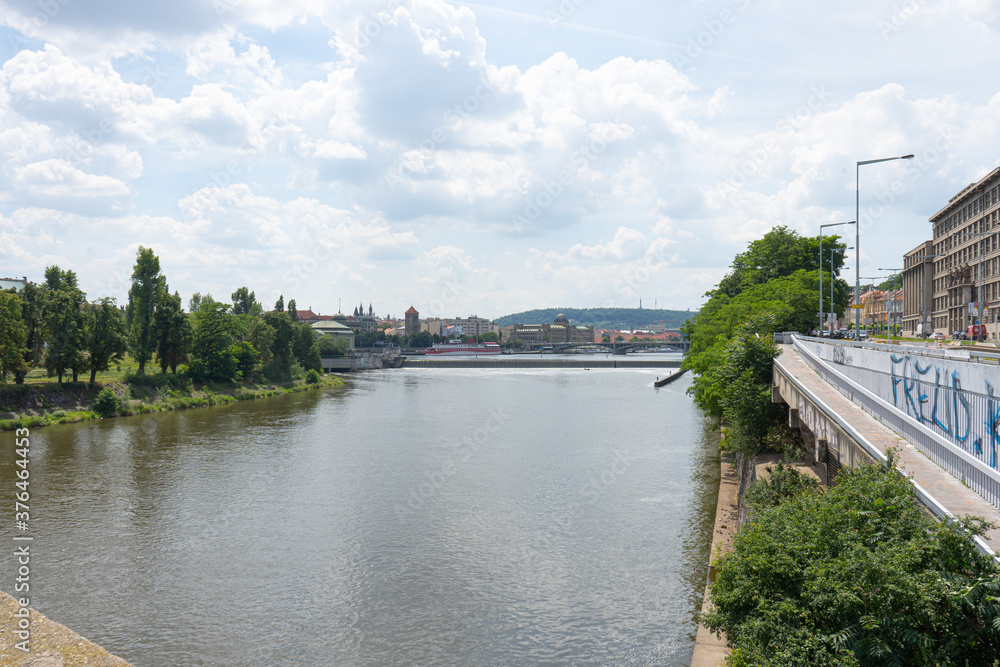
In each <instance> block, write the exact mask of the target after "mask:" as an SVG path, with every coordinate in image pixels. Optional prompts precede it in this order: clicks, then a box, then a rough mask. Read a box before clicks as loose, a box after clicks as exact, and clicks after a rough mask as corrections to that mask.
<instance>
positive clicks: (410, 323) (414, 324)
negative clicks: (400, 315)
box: [404, 306, 420, 336]
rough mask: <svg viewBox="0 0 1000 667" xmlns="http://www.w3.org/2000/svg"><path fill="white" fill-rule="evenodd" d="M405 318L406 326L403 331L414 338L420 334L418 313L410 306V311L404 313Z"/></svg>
mask: <svg viewBox="0 0 1000 667" xmlns="http://www.w3.org/2000/svg"><path fill="white" fill-rule="evenodd" d="M405 316H406V324H405V328H404V331H405V332H406V335H407V336H414V335H416V334H418V333H420V311H418V310H417V309H416V308H414V307H413V306H410V309H409V310H407V311H406V313H405Z"/></svg>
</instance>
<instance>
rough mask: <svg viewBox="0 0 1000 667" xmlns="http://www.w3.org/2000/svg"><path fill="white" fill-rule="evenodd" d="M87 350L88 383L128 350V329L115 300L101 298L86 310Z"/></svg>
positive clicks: (120, 358)
mask: <svg viewBox="0 0 1000 667" xmlns="http://www.w3.org/2000/svg"><path fill="white" fill-rule="evenodd" d="M87 316H88V318H89V320H90V321H89V322H88V325H87V351H88V352H89V353H90V384H94V383H95V382H97V374H98V373H99V372H101V371H106V370H108V367H109V366H110V365H111V364H112V363H116V362H119V361H121V360H122V358H123V357H124V356H125V352H127V351H128V329H127V328H126V326H125V318H124V316H123V315H122V312H121V310H120V309H119V308H118V306H117V305H115V300H114V299H112V298H109V297H105V298H103V299H101V300H100V301H99V302H98V303H96V304H93V305H92V306H91V307H90V308H89V309H88V310H87Z"/></svg>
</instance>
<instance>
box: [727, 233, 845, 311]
mask: <svg viewBox="0 0 1000 667" xmlns="http://www.w3.org/2000/svg"><path fill="white" fill-rule="evenodd" d="M839 238H840V237H839V236H825V237H823V254H824V257H823V262H824V264H827V263H828V262H829V259H828V256H827V253H829V252H830V250H831V249H839V250H842V249H844V248H846V244H845V243H842V242H840V241H838V240H837V239H839ZM819 245H820V237H818V236H813V237H801V236H799V235H798V233H796V232H795V231H793V230H790V229H788V227H785V226H783V225H782V226H778V227H775V228H774V229H772V230H771V231H769V232H768V233H767V234H765V235H764V237H763V238H761V239H758V240H756V241H752V242H751V243H750V245H749V246H748V247H747V249H746V251H745V252H742V253H740V254H738V255H736V257H735V258H734V259H733V263H732V270H731V271H730V272H729V273H728V274H726V276H725V277H724V278H723V279H722V280H721V281H719V285H718V287H717V288H716V289H715V290H713V291H711V292H708V296H716V295H721V294H725V295H726V296H729V297H735V296H737V295H739V294H740V293H741V292H743V291H744V290H746V289H748V288H750V287H752V286H754V285H762V284H764V283H766V282H767V281H769V280H773V279H774V278H781V277H783V276H789V275H791V274H793V273H795V272H796V271H799V270H805V271H816V270H818V269H819V268H820V257H819ZM833 255H834V257H833V266H832V269H831V270H832V271H833V275H837V274H838V273H840V269H841V267H842V266H843V264H844V253H838V252H835V253H833Z"/></svg>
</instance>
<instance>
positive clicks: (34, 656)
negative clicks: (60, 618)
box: [0, 592, 131, 667]
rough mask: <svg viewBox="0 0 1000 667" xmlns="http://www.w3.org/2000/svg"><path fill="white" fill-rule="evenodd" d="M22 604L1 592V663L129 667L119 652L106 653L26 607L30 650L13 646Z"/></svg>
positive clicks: (31, 666)
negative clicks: (2, 636) (15, 617)
mask: <svg viewBox="0 0 1000 667" xmlns="http://www.w3.org/2000/svg"><path fill="white" fill-rule="evenodd" d="M20 609H21V607H20V606H19V605H18V603H17V601H16V600H15V599H14V598H12V597H11V596H10V595H8V594H6V593H3V592H0V617H2V618H4V619H6V621H5V623H4V625H5V626H6V627H4V629H3V635H4V637H5V638H6V640H5V641H4V642H3V643H0V665H6V666H9V667H19V666H21V665H24V666H25V667H131V664H130V663H128V662H126V661H124V660H122V659H121V658H119V657H118V656H115V655H112V654H111V653H108V652H107V651H105V650H104V649H103V648H101V647H100V646H98V645H97V644H95V643H93V642H91V641H88V640H86V639H84V638H83V637H81V636H80V635H78V634H77V633H75V632H73V631H72V630H70V629H69V628H67V627H65V626H63V625H60V624H59V623H56V622H55V621H53V620H51V619H48V618H46V617H45V616H43V615H42V614H39V613H38V612H37V611H35V610H34V609H31V610H30V611H29V615H30V622H31V626H30V627H31V629H30V632H31V637H30V640H29V642H30V643H29V644H28V648H29V649H30V650H29V651H22V650H20V649H18V648H17V647H16V646H15V643H16V641H17V640H16V639H15V637H16V636H15V635H14V630H16V629H17V628H16V627H15V619H14V614H15V613H17V612H18V611H19V610H20Z"/></svg>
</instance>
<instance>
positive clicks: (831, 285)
mask: <svg viewBox="0 0 1000 667" xmlns="http://www.w3.org/2000/svg"><path fill="white" fill-rule="evenodd" d="M848 250H854V246H847V247H846V248H830V310H831V311H833V285H834V283H835V282H836V281H835V280H834V279H833V253H835V252H847V251H848ZM820 277H822V272H820ZM830 337H831V338H832V337H833V322H831V323H830Z"/></svg>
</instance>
